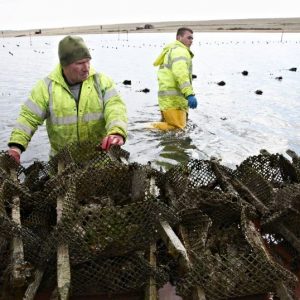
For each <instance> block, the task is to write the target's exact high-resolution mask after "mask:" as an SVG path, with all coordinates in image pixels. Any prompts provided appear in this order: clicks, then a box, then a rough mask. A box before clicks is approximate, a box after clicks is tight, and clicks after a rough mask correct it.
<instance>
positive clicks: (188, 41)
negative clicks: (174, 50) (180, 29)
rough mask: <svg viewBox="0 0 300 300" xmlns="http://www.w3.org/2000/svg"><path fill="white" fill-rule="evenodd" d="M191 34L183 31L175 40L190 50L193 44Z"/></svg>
mask: <svg viewBox="0 0 300 300" xmlns="http://www.w3.org/2000/svg"><path fill="white" fill-rule="evenodd" d="M193 39H194V37H193V34H192V33H190V32H189V31H185V33H184V34H183V35H178V36H177V40H178V41H179V42H181V43H182V44H184V45H185V46H186V47H188V48H190V47H191V45H192V43H193Z"/></svg>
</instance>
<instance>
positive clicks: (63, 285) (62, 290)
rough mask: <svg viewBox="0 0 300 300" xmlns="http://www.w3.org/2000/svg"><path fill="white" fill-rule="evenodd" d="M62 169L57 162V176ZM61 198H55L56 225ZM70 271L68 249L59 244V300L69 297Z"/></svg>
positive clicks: (61, 205)
mask: <svg viewBox="0 0 300 300" xmlns="http://www.w3.org/2000/svg"><path fill="white" fill-rule="evenodd" d="M63 169H64V163H63V162H62V161H59V162H58V174H61V173H62V172H63ZM63 201H64V197H63V196H58V198H57V208H56V212H57V224H58V223H60V221H61V219H62V213H63ZM70 285H71V270H70V258H69V247H68V245H67V244H60V245H58V247H57V290H58V298H59V300H67V299H69V296H70Z"/></svg>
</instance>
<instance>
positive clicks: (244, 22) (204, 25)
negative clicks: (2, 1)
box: [0, 18, 300, 38]
mask: <svg viewBox="0 0 300 300" xmlns="http://www.w3.org/2000/svg"><path fill="white" fill-rule="evenodd" d="M179 27H189V28H191V29H192V30H193V31H194V32H300V18H271V19H234V20H209V21H170V22H150V23H125V24H109V25H90V26H78V27H76V26H72V27H60V28H34V29H26V30H0V33H1V35H2V37H3V38H5V37H21V36H33V35H43V36H49V35H68V34H110V33H146V32H156V33H159V32H176V30H177V28H179Z"/></svg>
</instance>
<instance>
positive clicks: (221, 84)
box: [217, 80, 226, 86]
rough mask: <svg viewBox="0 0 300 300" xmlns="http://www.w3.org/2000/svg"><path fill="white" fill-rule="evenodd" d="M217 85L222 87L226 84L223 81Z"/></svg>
mask: <svg viewBox="0 0 300 300" xmlns="http://www.w3.org/2000/svg"><path fill="white" fill-rule="evenodd" d="M217 84H218V85H220V86H224V85H225V84H226V83H225V81H223V80H222V81H219V82H218V83H217Z"/></svg>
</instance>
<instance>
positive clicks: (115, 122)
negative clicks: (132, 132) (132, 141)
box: [100, 74, 128, 139]
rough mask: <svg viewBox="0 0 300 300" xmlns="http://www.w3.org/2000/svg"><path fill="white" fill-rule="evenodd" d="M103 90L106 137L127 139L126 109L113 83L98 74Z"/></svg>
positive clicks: (106, 77)
mask: <svg viewBox="0 0 300 300" xmlns="http://www.w3.org/2000/svg"><path fill="white" fill-rule="evenodd" d="M100 82H101V87H102V89H103V101H104V119H105V129H106V133H107V135H110V134H120V135H122V136H123V137H124V139H126V137H127V123H128V119H127V108H126V105H125V102H124V101H123V100H122V98H121V96H120V95H119V93H118V91H117V90H116V87H115V84H114V82H113V81H112V80H111V79H110V78H109V77H108V76H106V75H103V74H100Z"/></svg>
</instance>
